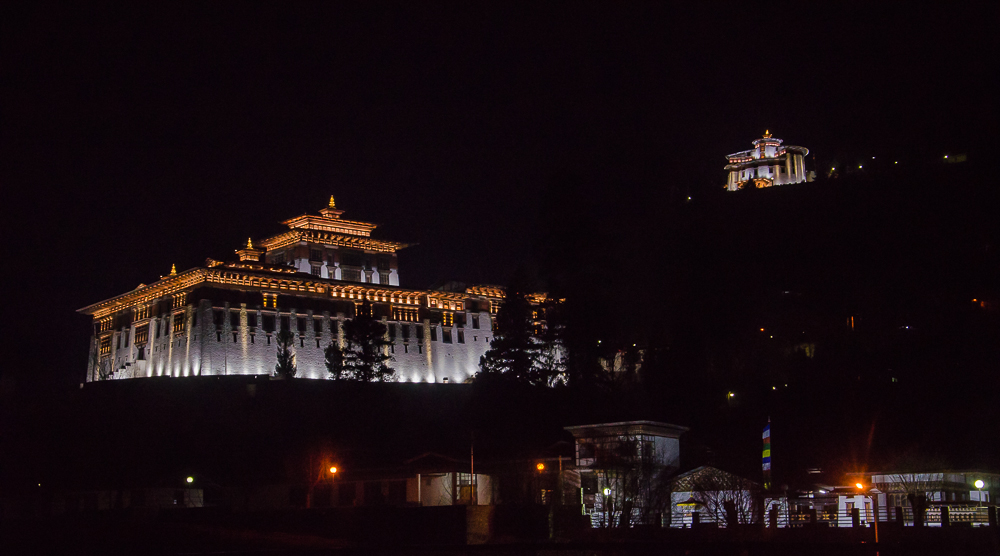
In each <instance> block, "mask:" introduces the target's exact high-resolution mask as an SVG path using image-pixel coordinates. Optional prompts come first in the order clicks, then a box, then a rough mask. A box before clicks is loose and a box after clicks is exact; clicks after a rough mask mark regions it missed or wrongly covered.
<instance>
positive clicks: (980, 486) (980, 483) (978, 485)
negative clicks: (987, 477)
mask: <svg viewBox="0 0 1000 556" xmlns="http://www.w3.org/2000/svg"><path fill="white" fill-rule="evenodd" d="M972 484H973V485H974V486H975V487H976V490H978V491H979V507H980V508H982V507H983V487H984V486H986V483H984V482H983V480H982V479H976V482H974V483H972Z"/></svg>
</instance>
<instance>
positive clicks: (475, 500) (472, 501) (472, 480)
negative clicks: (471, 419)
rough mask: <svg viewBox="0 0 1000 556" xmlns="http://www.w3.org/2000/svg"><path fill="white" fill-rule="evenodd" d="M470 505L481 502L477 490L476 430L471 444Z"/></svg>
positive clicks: (473, 432)
mask: <svg viewBox="0 0 1000 556" xmlns="http://www.w3.org/2000/svg"><path fill="white" fill-rule="evenodd" d="M469 485H470V488H469V491H470V494H469V505H470V506H476V505H478V504H479V496H478V493H477V492H476V431H472V442H471V443H470V444H469Z"/></svg>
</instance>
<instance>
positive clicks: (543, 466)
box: [535, 463, 545, 471]
mask: <svg viewBox="0 0 1000 556" xmlns="http://www.w3.org/2000/svg"><path fill="white" fill-rule="evenodd" d="M535 469H537V470H539V471H544V470H545V464H544V463H539V464H538V465H536V466H535Z"/></svg>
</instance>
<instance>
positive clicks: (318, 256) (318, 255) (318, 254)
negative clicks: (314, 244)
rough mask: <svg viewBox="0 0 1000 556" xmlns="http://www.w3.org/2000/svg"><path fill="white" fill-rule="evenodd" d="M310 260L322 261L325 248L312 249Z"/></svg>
mask: <svg viewBox="0 0 1000 556" xmlns="http://www.w3.org/2000/svg"><path fill="white" fill-rule="evenodd" d="M309 260H310V261H322V260H323V250H322V249H310V250H309Z"/></svg>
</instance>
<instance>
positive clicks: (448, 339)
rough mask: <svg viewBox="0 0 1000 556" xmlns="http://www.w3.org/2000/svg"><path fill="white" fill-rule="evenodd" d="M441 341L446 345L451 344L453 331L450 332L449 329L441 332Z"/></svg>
mask: <svg viewBox="0 0 1000 556" xmlns="http://www.w3.org/2000/svg"><path fill="white" fill-rule="evenodd" d="M441 340H443V341H444V343H446V344H450V343H451V330H448V329H444V330H442V331H441Z"/></svg>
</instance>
